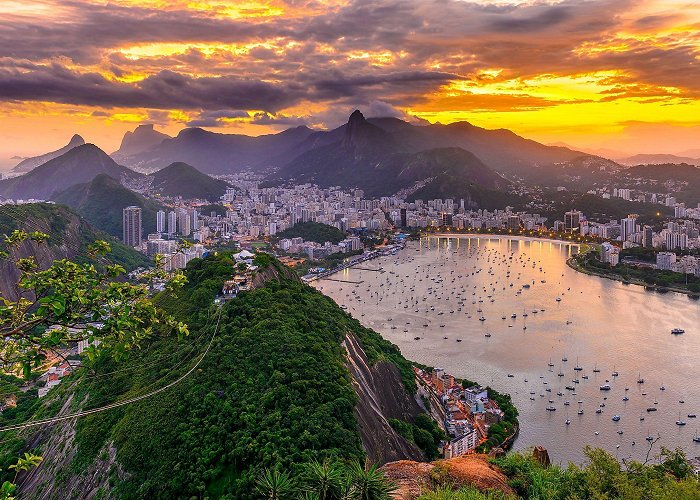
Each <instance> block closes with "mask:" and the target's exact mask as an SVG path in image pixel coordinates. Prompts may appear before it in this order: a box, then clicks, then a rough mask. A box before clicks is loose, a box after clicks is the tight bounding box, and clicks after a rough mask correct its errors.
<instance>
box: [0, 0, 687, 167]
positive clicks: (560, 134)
mask: <svg viewBox="0 0 700 500" xmlns="http://www.w3.org/2000/svg"><path fill="white" fill-rule="evenodd" d="M355 108H359V109H361V110H362V111H363V112H364V113H365V115H368V116H387V115H393V116H399V117H403V118H406V119H409V120H412V121H415V122H417V123H418V122H421V121H422V120H427V121H429V122H442V123H447V122H453V121H459V120H466V121H469V122H471V123H473V124H475V125H479V126H482V127H487V128H509V129H511V130H513V131H515V132H516V133H518V134H521V135H524V136H526V137H529V138H532V139H535V140H538V141H541V142H544V143H555V142H565V143H568V144H571V145H574V146H577V147H581V148H589V149H590V148H609V149H614V150H619V151H622V152H625V153H629V154H633V153H637V152H645V153H679V152H682V151H684V150H688V149H698V148H700V1H692V0H689V1H683V0H589V1H587V0H564V1H556V0H546V1H545V0H542V1H540V0H523V1H518V0H472V1H461V0H434V1H433V0H396V1H350V0H347V1H345V0H332V1H326V2H322V1H304V0H286V1H285V0H267V1H256V0H243V1H240V2H231V1H224V0H145V1H139V0H113V1H110V2H101V1H91V0H32V1H31V2H29V1H26V0H0V166H5V167H6V166H8V165H12V164H15V163H17V161H18V160H17V159H11V157H12V156H15V155H17V156H27V155H34V154H39V153H43V152H46V151H48V150H51V149H56V148H58V147H61V146H63V145H64V144H65V143H67V142H68V140H69V138H70V136H71V135H72V134H73V133H80V134H81V135H83V137H84V138H85V139H86V140H87V141H88V142H94V143H95V144H97V145H98V146H100V147H102V148H103V149H105V150H107V152H112V151H113V150H115V149H116V148H117V147H118V145H119V142H120V140H121V137H122V135H123V133H124V132H125V131H126V130H131V129H133V128H135V127H136V125H138V124H139V123H143V122H150V123H154V124H155V125H156V128H157V129H158V130H162V131H164V132H166V133H170V134H176V133H177V132H178V131H179V130H181V129H182V128H184V127H188V126H200V127H204V128H207V129H208V130H212V131H219V132H227V133H247V134H255V135H258V134H262V133H270V132H275V131H279V130H282V129H284V128H288V127H291V126H296V125H300V124H305V125H308V126H311V127H319V128H322V127H323V128H325V127H334V126H337V125H339V124H341V123H342V122H344V121H345V120H346V119H347V116H348V115H349V113H350V112H351V111H352V110H353V109H355Z"/></svg>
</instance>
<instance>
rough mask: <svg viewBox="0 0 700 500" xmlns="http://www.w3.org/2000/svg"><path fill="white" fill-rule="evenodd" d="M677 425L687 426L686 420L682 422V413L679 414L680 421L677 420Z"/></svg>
mask: <svg viewBox="0 0 700 500" xmlns="http://www.w3.org/2000/svg"><path fill="white" fill-rule="evenodd" d="M676 425H685V420H681V412H678V420H676Z"/></svg>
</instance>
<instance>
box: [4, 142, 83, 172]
mask: <svg viewBox="0 0 700 500" xmlns="http://www.w3.org/2000/svg"><path fill="white" fill-rule="evenodd" d="M83 144H85V140H84V139H83V138H82V137H81V136H79V135H78V134H75V135H74V136H73V137H71V139H70V141H69V142H68V144H66V145H65V146H63V147H62V148H61V149H57V150H56V151H52V152H50V153H46V154H44V155H41V156H34V157H32V158H25V159H23V160H22V161H21V162H19V163H18V164H17V165H16V166H15V167H14V168H13V169H12V171H13V172H15V173H20V174H23V173H26V172H30V171H32V170H34V169H35V168H36V167H38V166H40V165H43V164H44V163H46V162H47V161H50V160H53V159H54V158H58V157H59V156H61V155H63V154H65V153H67V152H68V151H70V150H71V149H73V148H75V147H78V146H82V145H83Z"/></svg>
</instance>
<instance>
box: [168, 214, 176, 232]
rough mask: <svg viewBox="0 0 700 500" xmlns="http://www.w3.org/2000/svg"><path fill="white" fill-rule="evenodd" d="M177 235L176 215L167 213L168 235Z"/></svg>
mask: <svg viewBox="0 0 700 500" xmlns="http://www.w3.org/2000/svg"><path fill="white" fill-rule="evenodd" d="M175 233H177V213H175V212H168V234H171V235H172V234H175Z"/></svg>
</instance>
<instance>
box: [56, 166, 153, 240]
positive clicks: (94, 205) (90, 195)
mask: <svg viewBox="0 0 700 500" xmlns="http://www.w3.org/2000/svg"><path fill="white" fill-rule="evenodd" d="M53 199H54V201H56V202H57V203H62V204H64V205H68V206H69V207H71V208H73V209H74V210H76V211H77V212H78V213H79V214H80V215H82V216H83V217H84V218H85V219H86V220H88V221H89V222H90V223H91V224H92V225H93V226H95V227H96V228H99V229H101V230H102V231H105V232H106V233H109V234H111V235H112V236H114V237H115V238H121V237H122V232H123V228H122V210H123V209H124V207H128V206H130V205H136V206H139V207H141V209H142V214H141V216H142V224H143V233H144V237H145V235H147V234H148V233H154V232H155V231H156V212H157V211H158V210H161V209H162V208H163V206H162V205H161V204H159V203H157V202H155V201H153V200H149V199H147V198H144V197H143V196H141V195H140V194H138V193H135V192H133V191H131V190H130V189H127V188H125V187H124V186H122V185H121V184H120V183H119V181H117V180H116V179H113V178H112V177H109V176H108V175H105V174H101V175H98V176H97V177H95V178H94V179H93V180H92V181H91V182H88V183H85V184H77V185H75V186H71V187H70V188H68V189H66V190H65V191H63V192H61V193H58V194H57V195H55V196H54V197H53Z"/></svg>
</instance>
